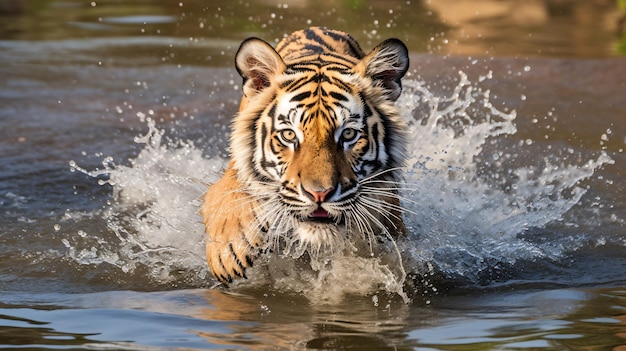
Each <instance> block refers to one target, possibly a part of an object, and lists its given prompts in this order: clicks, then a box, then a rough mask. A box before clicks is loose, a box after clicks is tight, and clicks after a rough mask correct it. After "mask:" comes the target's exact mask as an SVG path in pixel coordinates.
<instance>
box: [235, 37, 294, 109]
mask: <svg viewBox="0 0 626 351" xmlns="http://www.w3.org/2000/svg"><path fill="white" fill-rule="evenodd" d="M235 66H236V67H237V72H239V75H241V77H243V94H244V95H245V96H247V97H251V96H254V95H256V94H258V93H259V92H261V91H262V90H263V89H265V88H267V87H269V86H270V84H271V82H272V77H273V76H274V75H276V74H279V73H282V72H284V71H285V68H286V65H285V63H284V62H283V59H282V58H281V57H280V55H278V53H277V52H276V50H274V48H273V47H272V46H270V44H268V43H266V42H265V41H263V40H261V39H259V38H248V39H246V40H245V41H244V42H243V43H241V46H240V47H239V50H238V51H237V54H236V55H235Z"/></svg>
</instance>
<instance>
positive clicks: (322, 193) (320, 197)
mask: <svg viewBox="0 0 626 351" xmlns="http://www.w3.org/2000/svg"><path fill="white" fill-rule="evenodd" d="M303 189H304V192H305V193H306V194H307V195H308V196H309V197H310V198H311V199H313V201H315V202H317V203H318V204H319V203H322V202H324V200H326V197H328V195H329V194H331V193H332V192H333V191H334V190H335V188H328V189H323V190H314V189H307V188H306V187H303Z"/></svg>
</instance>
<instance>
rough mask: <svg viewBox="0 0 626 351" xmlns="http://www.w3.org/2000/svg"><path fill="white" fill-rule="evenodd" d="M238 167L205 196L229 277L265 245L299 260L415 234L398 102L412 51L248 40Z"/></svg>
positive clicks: (212, 250) (214, 244) (208, 226)
mask: <svg viewBox="0 0 626 351" xmlns="http://www.w3.org/2000/svg"><path fill="white" fill-rule="evenodd" d="M235 63H236V67H237V71H238V72H239V74H240V75H241V76H242V78H243V89H242V90H243V97H242V100H241V105H240V110H239V113H238V114H237V115H236V116H235V118H234V121H233V125H232V133H231V139H230V150H231V161H230V163H229V166H228V168H227V169H226V171H225V173H224V175H223V176H222V178H221V179H220V180H219V181H218V182H216V183H215V184H213V185H212V186H211V187H210V188H209V190H208V191H207V193H206V194H205V196H204V203H203V206H202V209H201V214H202V215H203V219H204V224H205V231H206V233H207V235H208V237H207V261H208V264H209V267H210V269H211V272H212V273H213V274H214V275H215V276H216V277H217V278H218V279H219V280H220V281H222V282H224V283H228V282H231V281H232V280H233V279H234V278H237V277H245V270H246V268H248V267H250V266H251V265H252V264H253V262H254V259H255V258H256V257H257V256H258V255H259V254H261V253H262V252H263V251H264V250H265V249H268V248H274V249H282V250H284V252H285V253H290V254H292V256H293V257H299V256H300V255H302V254H303V253H308V254H309V255H313V254H319V253H323V252H328V251H333V252H341V250H343V249H344V248H345V247H346V246H352V245H354V244H355V243H357V242H362V243H366V244H367V245H369V248H370V250H372V249H373V246H374V245H376V238H377V237H380V236H382V237H391V238H393V237H395V236H397V235H398V234H402V233H404V231H405V229H404V224H403V222H402V219H401V213H402V209H401V207H400V201H399V198H398V193H397V188H398V186H397V182H398V180H399V177H400V175H399V174H398V172H399V171H400V167H401V166H402V165H403V162H404V157H405V144H406V135H405V131H406V125H405V122H404V121H403V119H402V118H401V117H400V115H399V113H398V110H397V108H396V106H395V100H396V99H397V98H398V97H399V95H400V93H401V90H402V86H401V78H402V77H403V76H404V74H405V73H406V71H407V69H408V65H409V59H408V51H407V49H406V46H405V45H404V44H403V43H402V42H401V41H399V40H397V39H388V40H386V41H384V42H382V43H381V44H379V45H378V46H376V47H375V48H374V49H373V50H372V51H371V52H369V53H368V54H367V55H366V54H364V53H363V51H362V50H361V48H360V46H359V44H358V43H357V42H356V41H355V40H354V39H353V38H352V37H351V36H349V35H348V34H346V33H343V32H339V31H335V30H329V29H326V28H320V27H314V28H309V29H306V30H302V31H298V32H295V33H293V34H291V35H289V36H287V37H286V38H284V39H283V40H282V41H281V42H280V43H279V44H278V45H277V46H276V49H274V48H272V47H271V46H270V45H269V44H268V43H266V42H264V41H262V40H261V39H257V38H250V39H247V40H245V41H244V42H243V43H242V44H241V46H240V48H239V50H238V52H237V54H236V57H235Z"/></svg>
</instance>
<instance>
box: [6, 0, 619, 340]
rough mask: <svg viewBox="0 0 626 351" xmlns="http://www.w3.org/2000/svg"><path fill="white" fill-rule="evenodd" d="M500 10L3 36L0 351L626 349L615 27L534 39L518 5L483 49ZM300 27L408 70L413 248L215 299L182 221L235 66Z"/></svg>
mask: <svg viewBox="0 0 626 351" xmlns="http://www.w3.org/2000/svg"><path fill="white" fill-rule="evenodd" d="M538 3H539V2H538ZM15 4H20V3H18V2H16V3H15ZM508 4H509V2H506V1H505V2H502V1H495V2H494V3H492V4H486V5H484V6H485V7H484V8H480V9H479V10H477V11H476V12H480V15H476V16H477V17H473V20H472V18H467V17H464V16H461V15H462V14H463V13H464V11H463V10H462V9H461V10H459V11H458V12H455V11H456V10H454V9H451V10H449V11H443V10H442V9H441V8H438V7H437V6H438V4H434V5H429V4H424V5H422V4H412V3H407V2H389V3H385V4H384V5H382V4H375V3H372V4H365V5H364V4H363V3H360V2H354V3H351V4H344V5H342V6H337V7H336V8H334V9H332V10H323V11H321V10H320V9H319V8H317V7H316V6H317V5H315V4H307V5H305V6H304V7H299V6H298V5H297V4H295V3H294V4H292V3H285V4H274V5H263V4H261V3H250V4H248V5H247V6H244V7H243V8H237V9H236V10H235V8H234V7H233V6H234V5H233V4H229V3H226V2H224V3H215V4H212V5H210V6H207V5H203V4H201V3H194V2H184V3H180V4H175V3H173V4H172V5H160V4H158V3H156V2H155V3H154V4H152V3H148V2H144V3H133V2H130V3H128V4H124V5H120V4H117V3H108V2H94V3H91V4H89V5H86V4H79V3H72V2H64V3H58V2H54V1H51V2H45V3H43V4H42V5H41V7H34V6H26V7H24V8H23V10H20V11H22V12H19V13H21V14H18V15H13V16H11V17H3V19H2V23H3V24H2V25H0V28H2V31H3V32H2V33H4V34H3V37H4V38H5V39H4V40H2V41H0V46H2V50H0V62H2V65H0V76H1V77H2V85H0V99H1V100H0V101H1V103H0V123H1V126H2V128H1V129H0V136H1V138H0V155H1V156H0V157H1V159H2V161H3V162H2V167H1V168H0V216H1V217H0V218H1V219H2V224H3V228H2V230H1V231H0V243H1V245H0V262H1V263H0V291H2V293H0V296H1V297H0V345H2V347H3V348H6V349H16V348H21V349H50V348H62V349H174V348H185V349H305V348H313V349H346V348H356V349H377V350H378V349H418V350H435V349H436V350H466V349H499V350H514V349H583V348H594V349H603V350H604V349H606V350H611V349H614V350H619V349H620V348H621V347H624V345H625V344H626V317H624V315H626V312H625V311H626V303H625V301H626V275H625V273H624V272H626V256H625V255H624V246H625V245H626V235H625V231H624V220H625V219H626V207H625V206H624V203H625V202H624V195H623V194H624V181H623V178H624V172H626V168H625V165H626V163H625V159H624V150H623V149H624V147H625V144H626V131H625V129H624V116H626V102H625V101H626V100H624V98H623V96H624V95H625V93H626V79H624V77H626V62H625V61H624V59H623V58H619V57H615V58H612V57H611V56H613V55H615V53H614V51H612V49H611V47H612V46H611V45H609V43H610V42H611V40H616V39H612V38H614V37H612V36H610V35H608V34H606V35H605V34H603V33H604V32H603V31H602V30H601V29H598V28H597V26H595V25H592V24H589V25H588V27H585V23H588V22H586V20H585V19H588V18H614V17H615V12H614V11H613V10H612V8H611V7H610V6H609V5H608V4H607V5H604V6H599V5H598V7H593V6H591V5H589V4H588V3H587V2H582V1H581V2H580V3H575V2H574V3H573V5H571V7H564V9H561V10H560V12H559V11H557V14H552V12H551V11H554V10H553V9H552V8H551V7H550V8H549V9H550V11H547V12H545V13H544V15H542V16H547V18H548V19H547V20H545V21H543V22H537V21H540V19H541V18H543V17H541V16H540V15H537V12H536V11H537V8H529V7H523V9H525V11H526V12H524V11H521V10H520V11H518V12H517V13H516V14H515V15H513V14H509V16H512V17H510V19H511V21H513V20H514V19H515V18H517V17H516V16H522V15H523V13H527V14H529V15H528V16H529V17H528V18H527V20H526V22H524V21H519V20H517V22H515V21H514V22H511V23H516V24H515V25H512V26H510V27H507V28H506V30H502V31H497V30H494V28H500V27H499V26H500V25H501V24H502V22H501V21H503V19H502V18H503V17H502V16H504V15H503V12H502V6H505V8H506V6H508ZM22 5H23V4H22ZM487 5H489V6H487ZM264 6H268V7H264ZM476 6H483V5H476ZM525 6H530V5H525ZM564 6H565V5H564ZM268 9H269V11H268ZM261 10H263V12H262V11H261ZM530 10H533V11H530ZM442 11H443V12H442ZM262 13H263V14H262ZM312 13H316V16H313V15H312ZM317 13H319V14H317ZM504 13H505V14H506V13H507V12H506V11H505V12H504ZM265 14H266V15H265ZM530 14H532V16H531V15H530ZM583 14H584V15H583ZM246 19H247V23H242V21H243V22H246ZM352 19H358V21H356V22H358V23H360V24H356V23H355V22H352ZM530 19H533V21H534V22H532V25H533V28H532V30H531V29H530V28H529V26H528V25H524V24H519V23H522V22H524V23H531V22H528V21H530ZM309 21H310V22H311V24H312V25H316V24H328V23H326V22H328V21H331V22H332V23H330V24H329V25H334V24H336V25H337V26H339V27H342V28H347V29H348V30H349V31H350V32H351V33H353V34H355V36H356V37H357V38H358V39H359V40H360V41H361V42H362V43H363V46H364V48H366V50H367V49H369V48H370V47H371V46H372V45H374V44H376V43H377V42H378V41H380V40H382V38H386V37H389V36H397V37H400V38H401V39H403V40H405V41H406V42H407V43H408V44H409V47H410V48H411V51H412V54H411V60H412V65H411V71H410V74H409V76H408V77H407V79H406V81H405V83H404V87H405V92H404V94H403V96H402V97H401V98H400V100H399V101H398V104H399V107H400V109H401V111H402V113H403V115H404V116H405V118H407V119H408V120H410V121H412V122H411V126H410V128H411V130H410V133H411V135H412V136H413V137H412V145H411V146H410V150H411V154H410V157H409V165H408V167H407V170H406V177H405V181H404V185H403V187H404V188H406V189H405V190H404V191H403V193H402V195H403V197H404V201H403V205H404V206H405V207H406V209H407V213H406V214H405V220H406V222H407V226H408V228H409V236H408V237H407V238H406V239H401V240H399V241H398V243H397V247H393V246H390V247H388V250H387V254H386V255H383V256H382V257H374V258H371V259H363V258H357V257H333V259H332V260H330V261H328V262H322V263H321V264H320V265H319V266H316V267H314V268H315V269H311V267H310V266H307V265H306V264H305V265H304V266H303V265H301V264H300V265H296V264H294V262H293V260H291V259H290V258H288V257H287V258H285V257H282V256H280V255H279V254H278V253H277V254H276V255H274V256H271V257H268V258H267V260H266V261H265V264H259V265H256V266H255V271H254V272H251V273H250V274H248V275H249V276H250V277H252V278H251V279H250V280H248V281H244V282H242V283H240V284H238V285H237V286H235V287H233V288H231V289H229V290H227V289H223V288H222V287H221V286H219V284H217V283H216V282H215V281H214V280H213V279H212V278H211V277H210V273H209V272H208V269H207V267H206V263H205V261H204V252H203V251H204V243H203V240H204V237H203V234H202V225H201V224H200V217H199V215H198V214H197V211H198V208H199V205H200V202H199V197H200V196H201V194H202V193H203V192H204V190H205V188H206V184H207V183H210V182H212V181H214V180H215V179H217V177H218V175H219V172H220V170H221V169H222V167H224V165H225V162H226V158H227V156H226V155H227V152H226V144H227V142H226V141H227V139H228V125H229V122H230V118H231V116H232V114H233V113H234V112H235V111H236V110H237V105H238V99H239V94H240V93H239V89H240V87H239V86H238V85H239V84H240V79H239V78H238V76H237V74H236V72H234V69H233V68H232V64H231V62H232V59H231V58H232V54H233V53H234V50H235V49H236V47H237V45H238V42H239V41H240V40H241V39H242V38H244V37H246V36H248V35H250V34H254V35H259V36H263V37H265V38H267V39H269V40H272V38H278V37H280V36H281V35H282V33H285V32H288V31H291V30H293V29H296V28H298V27H299V26H302V25H303V23H306V22H309ZM415 23H419V24H418V25H415ZM594 23H595V22H594ZM409 24H412V25H413V27H412V26H411V25H409ZM415 26H417V28H414V27H415ZM574 30H575V31H579V32H577V33H588V34H587V35H586V36H579V37H578V39H577V41H576V42H575V44H572V43H571V39H570V33H572V31H574ZM477 32H480V35H478V34H476V33H477ZM521 33H525V34H523V35H522V34H521ZM529 33H532V35H528V34H529ZM541 33H551V34H550V41H549V42H550V43H551V44H546V43H545V42H544V41H543V40H539V39H538V38H544V39H547V37H542V36H541ZM607 33H608V30H607ZM611 35H612V34H611ZM500 37H503V38H504V39H502V38H500ZM511 38H517V39H519V44H520V45H519V46H517V47H512V46H509V44H508V43H509V42H511V41H512V40H513V39H511ZM520 38H521V39H520ZM559 38H562V39H559ZM499 43H502V45H500V44H499ZM472 50H474V51H472ZM449 54H453V55H449ZM590 57H593V58H590Z"/></svg>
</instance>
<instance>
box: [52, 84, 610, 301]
mask: <svg viewBox="0 0 626 351" xmlns="http://www.w3.org/2000/svg"><path fill="white" fill-rule="evenodd" d="M484 80H485V78H484V77H481V78H480V79H479V81H477V82H471V81H470V80H469V79H468V78H467V76H466V75H465V74H464V73H463V72H459V80H458V82H457V83H456V85H455V87H454V88H453V89H452V90H451V91H450V92H449V93H448V94H440V93H434V92H433V91H431V90H430V89H428V87H427V86H426V84H425V83H424V82H420V81H415V80H407V81H406V82H404V86H405V91H404V93H403V95H402V97H401V98H400V99H399V100H398V106H399V107H400V109H401V111H402V113H403V114H404V116H405V117H406V118H407V120H409V121H411V125H410V128H411V130H410V135H412V138H411V140H413V141H412V143H411V145H409V150H410V153H411V155H410V157H409V162H408V165H407V172H406V179H405V184H404V185H403V187H404V188H406V190H405V191H404V192H403V194H402V196H403V197H404V201H403V202H404V206H405V208H406V209H407V212H406V214H405V219H406V222H407V226H408V228H409V231H410V234H409V236H408V237H407V238H406V239H403V240H400V241H399V243H398V245H399V247H398V248H399V251H400V252H401V253H402V262H401V261H399V260H398V256H397V255H396V251H395V250H394V249H393V248H391V249H390V250H387V251H386V252H385V253H384V254H383V255H380V256H377V257H365V258H364V257H348V256H339V257H330V258H326V260H324V261H322V262H304V263H303V262H295V261H294V260H291V259H290V258H289V257H284V256H282V255H280V254H279V253H274V254H272V255H268V256H266V257H265V258H263V259H262V260H264V261H262V262H261V263H262V264H256V265H255V267H254V268H253V270H252V271H251V272H249V274H248V276H249V277H250V279H249V281H248V282H247V283H246V284H249V285H254V284H261V285H262V284H268V283H271V284H272V285H273V286H274V287H276V288H277V289H284V290H290V291H299V292H303V293H306V294H307V295H308V296H309V297H311V298H313V299H316V300H320V299H321V300H325V301H329V300H330V301H332V300H336V299H337V298H340V297H341V296H343V295H345V294H359V295H367V294H372V293H375V292H376V291H380V290H382V291H387V292H391V293H397V294H399V295H401V296H403V297H405V298H406V294H405V291H404V289H405V275H404V270H403V268H405V269H406V270H407V271H408V273H412V274H417V275H419V276H424V275H428V274H435V272H443V274H446V275H451V276H458V277H463V278H465V279H468V280H470V281H477V280H478V279H479V277H478V273H477V272H481V271H483V270H486V269H489V268H490V267H491V266H492V265H493V264H494V262H497V263H508V264H514V263H515V262H516V261H517V260H524V259H559V258H560V257H562V255H563V252H564V251H566V250H572V249H576V247H575V246H576V245H579V244H580V241H573V243H570V244H568V245H569V246H567V245H565V244H564V242H563V241H561V242H559V241H554V242H550V243H539V242H533V241H531V240H527V238H524V237H523V236H521V234H523V233H525V232H526V231H527V230H529V229H531V228H543V227H545V226H546V225H547V224H548V223H551V222H554V221H558V220H559V219H561V218H562V216H563V214H564V213H566V212H567V211H568V210H569V209H571V208H572V206H574V205H575V204H576V203H578V202H579V200H580V198H581V197H582V196H583V195H584V193H585V189H584V188H582V187H581V186H580V185H579V183H580V181H581V180H584V179H586V178H589V177H591V176H592V175H593V173H594V171H595V170H597V169H598V168H599V167H602V165H604V164H608V163H611V162H612V160H611V159H610V158H609V157H608V156H607V155H606V154H600V155H598V156H596V158H595V159H586V160H585V161H583V162H582V163H581V162H579V163H575V162H570V163H566V161H565V160H561V158H560V154H559V152H557V150H556V149H552V150H551V151H550V154H546V155H540V156H541V157H540V160H539V162H534V163H533V164H532V165H528V164H527V163H526V162H525V159H522V158H519V159H518V156H519V155H520V150H521V149H524V148H525V147H529V146H530V145H531V144H532V142H531V143H528V142H527V141H525V140H518V141H515V140H514V138H507V137H511V136H514V135H515V133H516V127H515V124H514V120H515V117H516V115H515V112H514V111H511V112H506V111H502V110H499V109H497V108H495V107H494V106H493V104H492V102H491V100H492V99H491V98H490V92H489V90H487V89H483V88H482V87H481V84H482V81H484ZM146 122H147V126H148V132H147V134H145V135H143V136H139V137H137V138H136V139H135V142H136V143H139V144H142V145H144V146H143V149H142V151H141V153H140V154H139V155H138V156H137V157H136V158H134V159H133V160H131V161H130V164H129V165H128V166H122V165H116V164H114V163H113V162H112V159H111V158H106V159H105V160H104V161H103V167H104V169H102V170H96V171H88V170H85V169H82V168H80V167H79V166H78V165H77V164H76V163H75V162H71V164H70V166H71V168H72V169H73V170H77V171H80V172H83V173H85V174H88V175H90V176H93V177H96V178H98V179H99V183H100V184H103V185H104V184H109V185H111V186H112V187H113V196H112V199H111V201H110V206H109V207H108V208H107V209H106V211H105V213H103V216H104V217H105V218H106V223H107V226H108V229H109V231H110V232H111V233H113V237H111V238H108V239H102V238H92V239H93V240H92V241H91V243H90V244H86V243H85V241H84V239H85V236H87V237H89V235H88V234H87V235H82V236H81V235H78V236H76V237H71V238H65V239H63V240H64V242H63V243H64V245H65V246H66V248H67V249H68V252H67V254H66V256H67V257H69V258H70V259H72V260H74V261H75V262H78V263H79V264H95V265H97V264H101V263H107V264H110V265H113V266H116V267H118V268H119V269H120V270H121V271H122V272H124V273H125V274H129V275H132V274H146V275H148V276H149V277H150V279H152V280H153V281H155V282H156V284H157V285H167V284H170V285H171V284H174V285H176V284H177V283H179V282H180V281H181V279H184V280H185V281H186V282H187V283H189V284H191V285H195V286H207V285H211V284H213V283H212V282H213V281H212V280H211V279H210V278H209V276H210V273H209V272H208V269H207V267H206V263H205V260H204V235H203V228H202V225H201V224H200V220H201V219H200V216H199V215H198V213H197V212H198V208H199V206H200V201H199V197H200V196H201V195H202V194H203V193H204V191H205V190H206V184H207V183H211V182H213V181H215V180H217V177H218V174H219V173H220V170H221V169H222V168H223V167H224V165H225V160H223V159H221V158H205V157H203V156H202V153H201V150H199V149H198V148H196V147H195V146H194V144H193V143H192V142H187V141H171V140H170V141H166V140H164V138H163V135H164V133H163V131H162V130H159V129H158V128H157V127H156V125H155V123H154V121H152V120H151V119H149V118H148V119H146ZM511 140H513V141H511ZM512 150H514V151H512ZM551 155H552V156H551ZM485 160H488V161H485ZM83 234H84V233H83ZM90 245H91V247H89V246H90ZM303 264H304V266H306V267H304V268H306V269H303V266H302V265H303ZM311 268H312V269H311ZM137 272H139V273H137ZM181 276H182V277H183V278H181ZM129 279H130V278H129ZM431 288H432V287H431Z"/></svg>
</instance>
